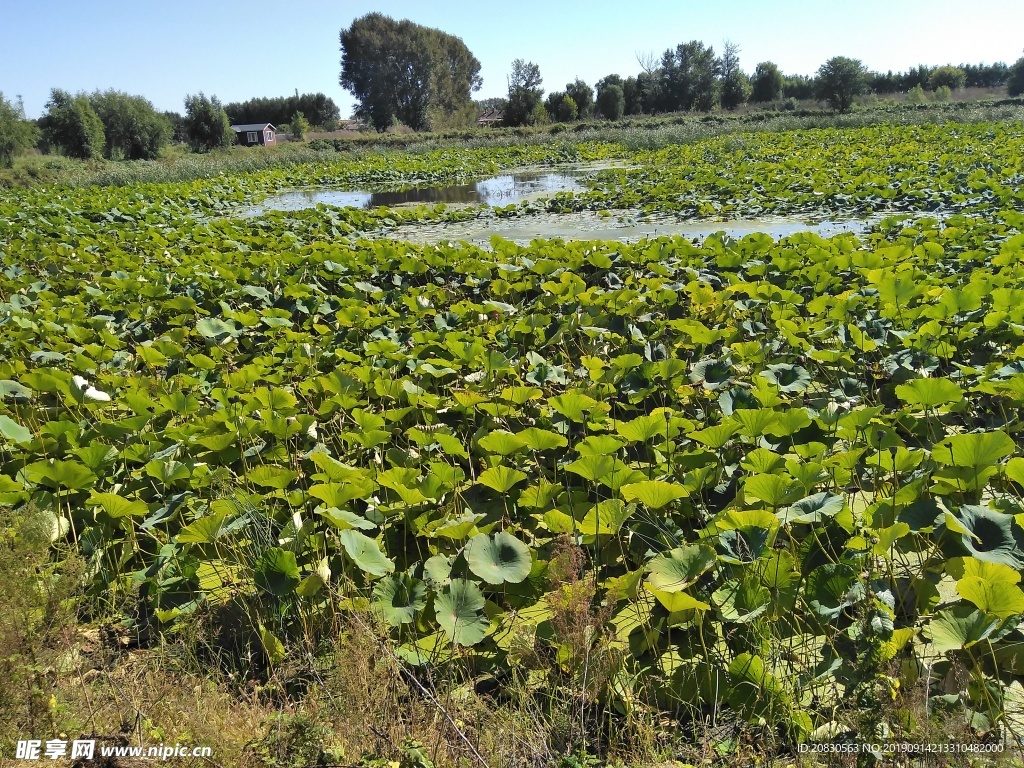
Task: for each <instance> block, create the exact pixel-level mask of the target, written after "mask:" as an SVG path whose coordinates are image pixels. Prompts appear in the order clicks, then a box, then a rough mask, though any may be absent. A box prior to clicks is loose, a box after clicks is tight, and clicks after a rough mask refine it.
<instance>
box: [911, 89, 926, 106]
mask: <svg viewBox="0 0 1024 768" xmlns="http://www.w3.org/2000/svg"><path fill="white" fill-rule="evenodd" d="M926 101H928V97H927V96H925V95H924V88H922V87H921V86H920V85H915V86H914V87H913V88H911V89H910V90H909V91H907V104H924V103H925V102H926Z"/></svg>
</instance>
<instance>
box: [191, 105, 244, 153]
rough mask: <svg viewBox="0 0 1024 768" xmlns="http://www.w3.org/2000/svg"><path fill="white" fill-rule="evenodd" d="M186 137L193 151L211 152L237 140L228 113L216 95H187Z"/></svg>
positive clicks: (228, 145)
mask: <svg viewBox="0 0 1024 768" xmlns="http://www.w3.org/2000/svg"><path fill="white" fill-rule="evenodd" d="M185 139H186V141H188V144H189V146H190V147H192V151H193V152H209V151H210V150H213V149H217V148H218V147H230V146H231V145H232V144H233V143H234V141H235V132H234V131H232V130H231V123H230V122H228V116H227V113H226V112H225V111H224V109H223V108H222V107H221V105H220V101H218V100H217V97H216V96H212V97H210V98H206V96H205V95H203V93H202V91H200V92H199V95H198V96H192V95H189V96H186V97H185Z"/></svg>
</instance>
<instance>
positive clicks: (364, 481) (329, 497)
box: [309, 477, 374, 507]
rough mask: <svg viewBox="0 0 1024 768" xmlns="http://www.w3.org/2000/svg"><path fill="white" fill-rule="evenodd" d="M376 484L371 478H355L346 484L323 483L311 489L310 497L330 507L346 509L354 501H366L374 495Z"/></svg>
mask: <svg viewBox="0 0 1024 768" xmlns="http://www.w3.org/2000/svg"><path fill="white" fill-rule="evenodd" d="M373 489H374V483H373V481H372V480H370V479H369V478H365V477H360V478H353V479H352V480H351V481H349V482H344V483H322V484H320V485H314V486H312V487H311V488H310V489H309V495H310V496H312V497H313V498H316V499H320V500H321V501H323V502H324V503H326V504H327V506H329V507H344V506H345V505H346V504H348V502H350V501H352V499H365V498H367V497H368V496H369V495H370V494H371V493H373Z"/></svg>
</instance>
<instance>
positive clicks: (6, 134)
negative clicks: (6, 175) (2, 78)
mask: <svg viewBox="0 0 1024 768" xmlns="http://www.w3.org/2000/svg"><path fill="white" fill-rule="evenodd" d="M38 137H39V131H38V129H37V128H36V127H35V126H34V125H33V124H32V123H30V122H29V121H28V120H26V119H25V115H24V112H23V111H22V110H21V109H19V108H16V107H15V106H14V105H13V104H11V103H10V102H8V101H7V100H6V99H4V94H3V92H0V168H10V167H11V165H13V164H14V157H15V155H19V154H21V153H22V152H24V151H25V150H26V149H29V148H30V147H32V145H34V144H35V143H36V141H37V140H38Z"/></svg>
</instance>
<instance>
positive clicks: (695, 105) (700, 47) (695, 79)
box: [654, 40, 719, 112]
mask: <svg viewBox="0 0 1024 768" xmlns="http://www.w3.org/2000/svg"><path fill="white" fill-rule="evenodd" d="M654 74H655V82H656V84H657V85H656V88H657V95H656V98H655V102H656V109H657V111H660V112H677V111H681V110H698V111H700V112H709V111H711V110H712V109H714V107H715V105H716V104H717V103H718V98H719V93H718V60H717V59H716V58H715V49H714V48H712V47H711V46H705V45H704V44H703V43H702V42H700V41H699V40H691V41H690V42H688V43H680V44H679V45H677V46H676V48H675V50H672V49H671V48H669V49H667V50H666V51H665V52H664V53H663V54H662V56H661V66H660V67H659V68H658V69H657V70H656V71H655V73H654Z"/></svg>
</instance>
